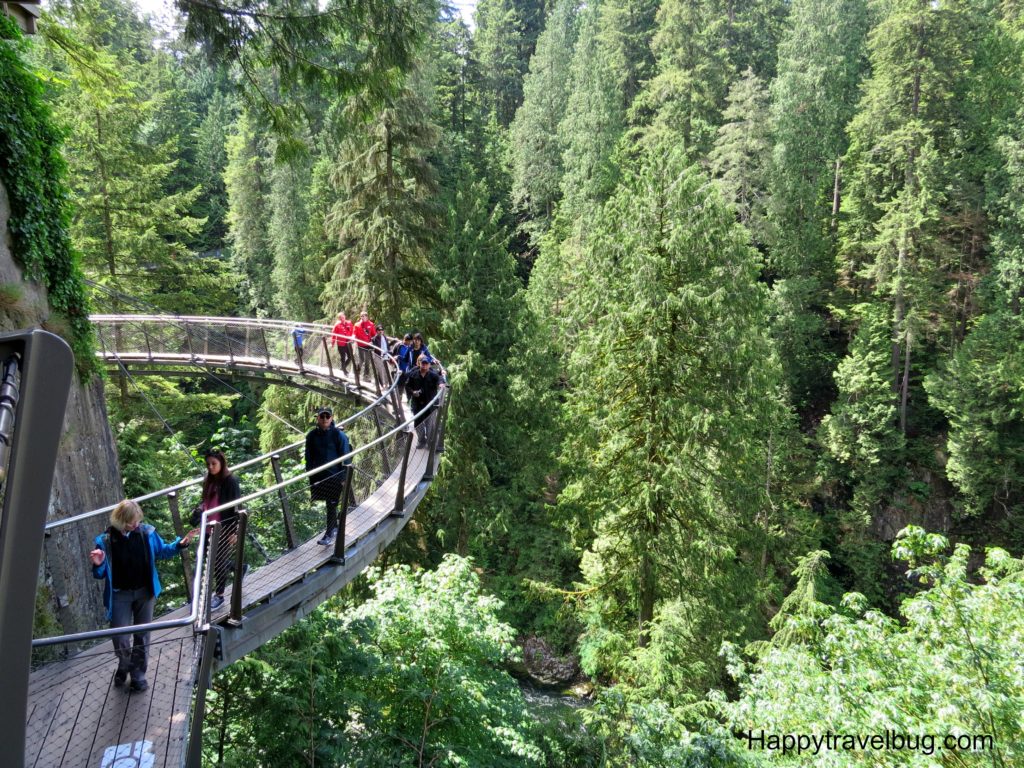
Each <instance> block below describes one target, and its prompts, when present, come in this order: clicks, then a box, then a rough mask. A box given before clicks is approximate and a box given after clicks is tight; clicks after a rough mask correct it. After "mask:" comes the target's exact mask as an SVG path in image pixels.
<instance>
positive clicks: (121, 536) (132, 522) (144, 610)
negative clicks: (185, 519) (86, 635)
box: [89, 500, 195, 691]
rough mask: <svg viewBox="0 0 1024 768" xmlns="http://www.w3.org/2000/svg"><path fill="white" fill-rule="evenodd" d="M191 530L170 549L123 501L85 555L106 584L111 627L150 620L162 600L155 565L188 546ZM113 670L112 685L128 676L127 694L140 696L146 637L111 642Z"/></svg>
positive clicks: (118, 638) (136, 635) (105, 599)
mask: <svg viewBox="0 0 1024 768" xmlns="http://www.w3.org/2000/svg"><path fill="white" fill-rule="evenodd" d="M194 534H195V531H189V532H188V533H187V534H185V535H184V536H183V537H182V538H180V539H177V538H176V539H175V540H174V541H172V542H171V543H170V544H167V543H165V542H164V540H163V539H162V538H160V534H159V533H157V532H156V529H155V528H154V527H153V526H152V525H149V524H147V523H143V522H142V508H141V507H140V506H139V505H138V504H136V503H135V502H134V501H130V500H125V501H122V502H121V503H120V504H118V505H117V506H116V507H114V510H113V511H112V512H111V513H110V527H109V528H107V530H106V531H105V532H104V533H101V534H100V535H99V536H97V537H96V548H95V549H94V550H92V552H90V553H89V560H90V561H91V562H92V575H93V576H95V577H96V578H97V579H105V580H106V583H105V585H104V590H103V605H105V606H106V608H107V619H109V620H110V626H111V627H115V628H116V627H130V626H133V625H136V624H148V623H150V622H151V621H153V606H154V604H155V603H156V599H157V597H159V595H160V590H161V586H160V577H159V576H158V575H157V572H156V561H157V560H168V559H170V558H172V557H174V556H175V555H177V554H178V553H179V552H180V551H181V550H183V549H185V547H187V546H188V545H189V544H191V543H192V536H193V535H194ZM114 653H116V654H117V671H116V672H115V673H114V685H115V686H116V687H118V688H120V687H122V686H123V685H124V684H125V682H126V681H127V679H128V676H129V675H131V689H132V690H133V691H144V690H146V689H147V688H149V683H148V682H146V667H147V664H148V661H149V632H135V633H126V634H123V635H116V636H115V637H114Z"/></svg>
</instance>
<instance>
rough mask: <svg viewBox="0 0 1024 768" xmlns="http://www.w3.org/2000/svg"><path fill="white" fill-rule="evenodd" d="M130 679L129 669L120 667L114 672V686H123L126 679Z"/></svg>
mask: <svg viewBox="0 0 1024 768" xmlns="http://www.w3.org/2000/svg"><path fill="white" fill-rule="evenodd" d="M127 679H128V670H127V669H119V670H117V672H115V673H114V687H115V688H123V687H124V682H125V680H127Z"/></svg>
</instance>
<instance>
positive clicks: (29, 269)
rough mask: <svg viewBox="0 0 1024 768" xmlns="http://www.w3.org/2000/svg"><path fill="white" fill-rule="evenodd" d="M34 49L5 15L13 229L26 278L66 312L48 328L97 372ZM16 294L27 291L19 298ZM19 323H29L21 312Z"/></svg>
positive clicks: (0, 143) (5, 126)
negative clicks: (32, 60)
mask: <svg viewBox="0 0 1024 768" xmlns="http://www.w3.org/2000/svg"><path fill="white" fill-rule="evenodd" d="M27 47H28V45H27V43H25V42H23V41H22V37H21V33H20V31H19V30H18V28H17V26H16V25H15V23H14V22H13V21H12V20H11V19H9V18H7V17H6V16H0V83H2V84H3V87H2V88H0V181H2V182H3V186H4V189H6V190H7V198H8V201H9V204H10V209H11V217H10V219H9V220H8V222H7V230H8V231H9V232H10V236H11V240H12V245H13V255H14V258H15V259H17V261H18V262H19V263H20V264H21V266H22V267H23V268H24V270H25V275H26V277H28V278H30V279H32V280H35V281H37V282H40V283H42V284H43V285H44V286H45V287H46V290H47V294H48V296H49V301H50V306H51V307H53V309H54V310H55V311H56V312H58V313H59V315H58V316H57V317H56V318H51V320H50V321H48V327H49V328H50V329H51V330H55V331H58V332H62V333H63V334H64V335H65V336H66V337H67V339H68V341H69V342H70V344H71V348H72V350H73V351H74V353H75V361H76V364H77V366H78V370H79V373H81V374H88V373H89V372H91V371H92V369H93V362H92V348H93V336H92V328H91V327H90V325H89V319H88V311H89V310H88V304H87V301H86V297H85V288H84V285H83V283H82V275H81V270H80V267H79V262H78V257H77V255H76V254H75V252H74V250H73V249H72V246H71V239H70V237H69V233H68V229H69V225H70V207H69V203H68V190H67V186H66V180H65V163H64V159H63V157H62V156H61V154H60V138H61V137H60V133H59V132H58V130H57V129H56V128H55V127H54V121H53V119H52V117H51V112H50V110H49V109H48V108H47V106H46V105H45V103H44V101H43V99H42V95H43V85H42V82H41V81H40V79H39V77H38V76H37V75H36V74H34V73H33V72H31V71H30V70H29V69H28V68H27V67H26V65H25V63H24V61H23V59H22V53H23V52H24V51H25V50H26V49H27ZM15 295H20V291H16V292H15V294H14V295H12V298H14V296H15ZM11 312H12V308H10V307H8V308H7V313H8V314H9V315H10V314H11ZM11 319H12V320H13V321H14V322H16V323H22V322H24V318H22V317H20V316H18V315H17V314H15V316H14V317H12V318H11Z"/></svg>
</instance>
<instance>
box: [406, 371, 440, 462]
mask: <svg viewBox="0 0 1024 768" xmlns="http://www.w3.org/2000/svg"><path fill="white" fill-rule="evenodd" d="M440 386H441V377H440V375H438V373H437V371H434V370H431V368H430V356H429V355H428V354H425V353H421V354H420V356H419V359H418V360H417V361H416V370H414V371H413V372H412V373H410V374H409V377H408V378H407V379H406V380H405V391H406V393H407V394H408V395H409V402H410V403H411V404H412V410H413V413H416V414H418V415H417V416H416V436H417V437H418V438H419V439H418V440H417V441H416V447H417V448H426V447H427V437H428V436H429V435H430V427H431V425H432V424H433V418H432V416H433V415H434V413H436V411H437V403H434V404H433V405H430V403H431V401H432V400H433V399H434V397H435V396H436V395H437V390H438V389H439V388H440ZM428 405H430V410H425V409H426V408H427V406H428Z"/></svg>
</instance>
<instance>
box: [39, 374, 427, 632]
mask: <svg viewBox="0 0 1024 768" xmlns="http://www.w3.org/2000/svg"><path fill="white" fill-rule="evenodd" d="M443 394H444V389H443V388H441V389H438V391H437V394H436V395H434V397H433V399H432V400H431V401H430V402H429V403H428V404H427V405H426V406H424V408H423V409H422V410H420V411H418V412H417V413H415V414H413V415H412V416H410V417H409V418H408V419H406V420H405V421H404V422H402V423H401V424H399V425H398V426H396V427H395V428H394V429H392V430H391V431H389V432H387V433H385V434H383V435H381V436H380V437H378V438H376V439H375V440H371V441H370V442H369V443H366V444H365V445H362V446H361V447H359V448H357V449H356V450H353V451H349V452H348V453H346V454H345V455H344V456H339V457H338V458H337V459H334V460H332V461H330V462H328V463H326V464H322V465H320V466H319V467H316V468H314V469H311V470H309V471H307V472H303V473H302V474H300V475H296V476H295V477H291V478H288V479H287V480H283V481H282V482H280V483H275V484H274V485H271V486H267V487H266V488H262V489H260V490H259V491H256V492H254V493H250V494H248V495H246V496H242V497H241V498H238V499H235V500H234V501H229V502H227V503H225V504H220V505H218V506H216V507H213V508H211V509H208V510H206V511H205V512H203V516H202V520H201V522H200V524H199V526H198V527H199V528H200V529H201V530H206V526H207V525H218V524H219V522H209V516H210V515H212V514H214V513H218V514H219V513H220V512H223V511H226V510H228V509H233V508H235V507H240V506H242V505H244V504H245V503H246V502H249V501H252V500H253V499H258V498H261V497H263V496H266V495H267V494H270V493H274V492H276V491H278V490H279V489H281V488H285V487H287V486H289V485H292V484H293V483H297V482H298V481H300V480H307V479H309V478H310V477H312V476H313V475H317V474H319V473H321V472H323V471H324V470H325V469H329V468H331V467H334V466H336V465H338V464H342V463H344V462H345V461H347V460H351V459H352V458H353V457H354V456H358V455H359V454H360V453H362V452H363V451H365V450H368V449H370V448H373V447H375V446H377V445H378V444H380V443H382V442H383V441H384V440H386V439H388V438H389V437H392V436H393V435H395V434H398V433H399V432H403V431H406V432H407V431H408V428H409V427H410V426H411V425H412V424H414V423H415V421H416V419H417V417H418V416H419V415H420V414H422V413H426V412H429V411H430V409H431V408H433V407H434V406H435V405H436V404H437V403H438V402H439V401H440V398H441V397H442V396H443ZM206 538H207V537H206V536H201V538H200V549H199V551H198V552H197V553H196V562H203V558H204V557H205V549H204V548H205V545H206ZM202 572H203V569H200V568H196V573H195V575H194V576H193V579H192V581H193V583H192V595H193V600H192V612H191V613H190V614H189V616H188V617H187V618H181V619H169V620H167V621H154V622H150V623H148V624H134V625H132V626H130V627H128V628H127V630H126V629H124V628H121V627H118V628H117V629H94V630H89V631H87V632H78V633H74V634H70V635H57V636H53V637H43V638H34V639H33V640H32V647H34V648H37V647H41V646H46V645H58V644H60V643H69V642H79V641H83V640H93V639H98V638H103V637H112V636H114V635H123V634H126V633H127V632H139V631H140V630H145V631H150V630H156V629H169V628H172V627H183V626H186V625H188V624H194V623H196V622H197V620H198V610H199V601H198V600H196V599H195V596H197V595H199V594H200V586H201V585H202V584H203V583H204V581H203V579H202V578H201V577H202Z"/></svg>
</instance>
